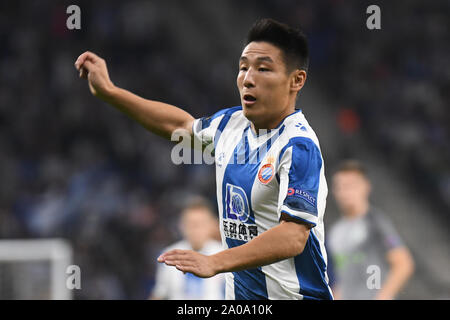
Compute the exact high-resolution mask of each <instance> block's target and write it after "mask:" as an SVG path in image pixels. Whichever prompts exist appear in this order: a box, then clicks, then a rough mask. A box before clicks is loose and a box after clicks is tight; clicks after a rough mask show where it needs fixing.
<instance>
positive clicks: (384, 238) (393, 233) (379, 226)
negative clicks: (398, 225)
mask: <svg viewBox="0 0 450 320" xmlns="http://www.w3.org/2000/svg"><path fill="white" fill-rule="evenodd" d="M372 219H373V227H374V228H375V232H376V233H377V235H378V236H379V237H380V241H379V243H380V245H382V247H383V250H384V251H389V250H391V249H395V248H397V247H401V246H403V241H402V239H401V237H400V235H399V234H398V232H397V230H396V229H395V227H394V225H393V224H392V222H391V221H390V220H389V218H388V217H387V216H385V215H384V214H383V213H381V212H379V211H375V212H374V213H373V217H372Z"/></svg>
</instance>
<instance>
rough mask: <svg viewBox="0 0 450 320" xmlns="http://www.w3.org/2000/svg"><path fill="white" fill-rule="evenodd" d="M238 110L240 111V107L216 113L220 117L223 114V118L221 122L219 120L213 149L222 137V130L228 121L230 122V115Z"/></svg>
mask: <svg viewBox="0 0 450 320" xmlns="http://www.w3.org/2000/svg"><path fill="white" fill-rule="evenodd" d="M239 110H242V107H241V106H236V107H232V108H228V109H224V110H221V111H219V112H218V113H220V115H222V114H223V115H224V116H223V118H222V120H220V123H219V126H218V127H217V130H216V133H215V135H214V149H216V146H217V143H218V141H219V138H220V136H221V135H222V132H223V130H225V127H226V126H227V124H228V121H230V118H231V115H232V114H233V113H235V112H236V111H239Z"/></svg>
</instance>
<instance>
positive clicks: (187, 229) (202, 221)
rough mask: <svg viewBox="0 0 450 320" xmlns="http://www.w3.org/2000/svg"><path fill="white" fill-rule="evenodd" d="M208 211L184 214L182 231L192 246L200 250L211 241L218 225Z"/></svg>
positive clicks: (202, 210) (200, 210)
mask: <svg viewBox="0 0 450 320" xmlns="http://www.w3.org/2000/svg"><path fill="white" fill-rule="evenodd" d="M214 222H215V221H214V218H213V217H212V216H211V214H210V213H209V212H208V211H207V210H206V209H201V208H199V209H190V210H187V211H185V212H184V213H183V216H182V220H181V229H182V232H183V234H184V237H185V238H186V240H187V241H188V242H189V243H190V244H191V246H192V247H193V248H194V249H196V250H199V249H201V248H202V247H203V245H204V244H205V242H206V241H208V240H209V239H211V237H212V231H213V228H214V227H217V225H216V224H215V223H214Z"/></svg>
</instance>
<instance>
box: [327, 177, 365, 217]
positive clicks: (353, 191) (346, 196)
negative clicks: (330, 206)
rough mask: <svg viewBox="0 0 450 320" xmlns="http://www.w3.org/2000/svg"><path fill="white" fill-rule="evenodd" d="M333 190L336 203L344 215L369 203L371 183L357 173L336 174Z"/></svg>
mask: <svg viewBox="0 0 450 320" xmlns="http://www.w3.org/2000/svg"><path fill="white" fill-rule="evenodd" d="M332 188H333V195H334V198H335V199H336V203H337V205H338V206H339V207H340V209H341V210H342V211H343V212H344V213H345V212H346V211H350V210H351V209H352V208H354V207H355V206H359V205H360V204H361V203H362V202H366V201H368V198H369V194H370V183H369V181H368V180H367V178H365V177H364V176H363V175H362V174H360V173H359V172H356V171H341V172H338V173H336V174H335V175H334V177H333V185H332Z"/></svg>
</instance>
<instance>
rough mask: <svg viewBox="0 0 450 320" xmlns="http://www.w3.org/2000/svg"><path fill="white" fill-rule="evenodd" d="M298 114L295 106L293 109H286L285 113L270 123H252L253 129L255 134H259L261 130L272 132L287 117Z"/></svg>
mask: <svg viewBox="0 0 450 320" xmlns="http://www.w3.org/2000/svg"><path fill="white" fill-rule="evenodd" d="M294 112H296V110H295V104H294V105H292V107H289V108H286V109H285V111H284V112H282V113H280V114H279V115H278V116H277V117H276V118H272V119H270V120H269V121H266V122H263V123H255V122H253V121H252V122H251V128H252V130H253V132H255V133H256V134H258V133H259V132H260V130H271V129H275V128H277V127H278V126H279V125H280V124H281V123H282V122H283V121H284V119H285V118H286V117H288V116H289V115H291V114H293V113H294Z"/></svg>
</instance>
